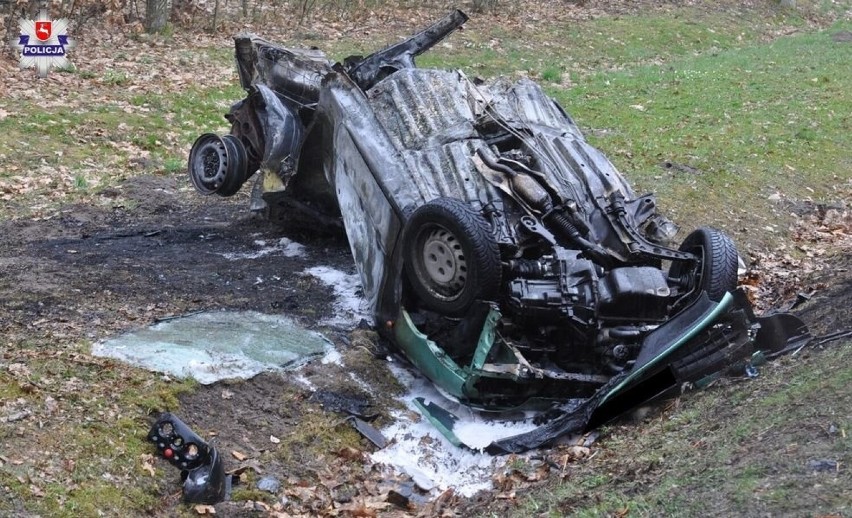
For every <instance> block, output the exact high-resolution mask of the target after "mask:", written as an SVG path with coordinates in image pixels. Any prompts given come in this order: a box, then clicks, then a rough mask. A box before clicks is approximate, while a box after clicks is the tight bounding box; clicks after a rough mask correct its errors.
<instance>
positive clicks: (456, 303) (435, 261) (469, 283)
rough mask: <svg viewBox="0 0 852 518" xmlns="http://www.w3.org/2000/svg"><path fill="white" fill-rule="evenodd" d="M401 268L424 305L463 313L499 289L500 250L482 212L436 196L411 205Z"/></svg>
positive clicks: (448, 314)
mask: <svg viewBox="0 0 852 518" xmlns="http://www.w3.org/2000/svg"><path fill="white" fill-rule="evenodd" d="M402 245H403V247H404V248H403V257H404V261H405V273H406V276H407V277H408V280H409V282H410V284H411V288H412V289H413V290H414V294H415V295H416V296H417V298H418V299H419V301H420V303H421V304H423V305H424V306H425V307H427V308H429V309H431V310H433V311H436V312H438V313H441V314H443V315H447V316H453V317H457V316H462V315H464V314H465V312H467V310H468V309H469V308H470V306H471V304H473V303H474V301H476V300H482V299H485V300H488V299H493V298H496V296H497V294H498V293H499V291H500V268H501V267H500V250H499V248H498V247H497V243H496V241H495V240H494V237H493V234H492V232H491V226H490V225H489V224H488V222H487V221H486V220H485V218H484V217H482V215H481V214H480V213H478V212H477V211H475V210H473V208H472V207H471V206H470V205H468V204H467V203H465V202H462V201H460V200H457V199H454V198H436V199H434V200H432V201H430V202H428V203H426V204H425V205H423V206H421V207H419V208H418V209H417V210H415V211H414V212H413V213H412V215H411V218H409V220H408V222H407V223H406V225H405V228H404V229H403V235H402Z"/></svg>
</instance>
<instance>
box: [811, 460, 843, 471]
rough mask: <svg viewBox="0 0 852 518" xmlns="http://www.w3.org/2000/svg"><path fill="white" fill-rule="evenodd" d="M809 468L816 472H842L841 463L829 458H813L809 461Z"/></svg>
mask: <svg viewBox="0 0 852 518" xmlns="http://www.w3.org/2000/svg"><path fill="white" fill-rule="evenodd" d="M808 468H809V469H810V470H811V471H814V472H816V473H821V472H826V471H833V472H835V473H839V472H840V463H839V462H838V461H836V460H828V459H819V460H812V461H809V462H808Z"/></svg>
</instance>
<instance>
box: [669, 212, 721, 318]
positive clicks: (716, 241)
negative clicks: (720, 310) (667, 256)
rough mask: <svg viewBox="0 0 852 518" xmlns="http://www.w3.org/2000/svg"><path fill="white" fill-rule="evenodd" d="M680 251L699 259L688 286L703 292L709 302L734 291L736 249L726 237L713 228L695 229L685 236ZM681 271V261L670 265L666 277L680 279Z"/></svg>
mask: <svg viewBox="0 0 852 518" xmlns="http://www.w3.org/2000/svg"><path fill="white" fill-rule="evenodd" d="M680 250H681V251H682V252H690V253H693V254H695V255H697V256H698V257H699V258H700V262H699V269H698V270H697V271H696V272H695V279H694V282H692V283H691V285H692V286H696V287H697V288H698V291H699V292H701V291H706V292H707V295H708V296H709V297H710V300H712V301H715V302H718V301H720V300H722V297H724V296H725V293H728V292H731V291H734V290H735V289H736V288H737V257H738V255H737V247H736V246H735V245H734V242H733V241H732V240H731V238H730V237H728V236H727V234H725V233H724V232H722V231H720V230H716V229H714V228H706V227H704V228H699V229H698V230H696V231H694V232H692V233H691V234H689V235H688V236H686V239H684V240H683V244H682V245H680ZM685 267H686V263H685V262H684V261H675V262H673V263H672V266H671V268H670V269H669V277H673V278H677V277H681V276H683V275H684V273H685V272H684V269H685Z"/></svg>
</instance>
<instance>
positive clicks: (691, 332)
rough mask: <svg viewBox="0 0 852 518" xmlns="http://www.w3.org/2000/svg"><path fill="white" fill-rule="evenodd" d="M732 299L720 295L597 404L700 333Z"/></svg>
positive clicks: (604, 401) (602, 402)
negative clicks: (676, 335) (673, 339)
mask: <svg viewBox="0 0 852 518" xmlns="http://www.w3.org/2000/svg"><path fill="white" fill-rule="evenodd" d="M733 301H734V297H733V296H732V295H731V294H730V293H726V294H725V296H724V297H722V300H720V301H719V303H718V304H717V305H716V307H715V308H713V310H712V311H710V312H709V313H707V315H706V316H705V317H704V318H702V319H701V320H699V321H698V322H695V324H693V325H692V326H690V327H689V328H688V329H686V330H685V331H684V332H683V334H681V336H680V338H678V339H677V340H675V341H673V342H672V344H671V345H669V346H668V347H667V348H666V350H665V351H663V352H662V353H660V354H658V355H657V357H656V358H654V359H653V360H651V361H649V362H648V363H646V364H645V365H643V366H641V367H640V368H638V369H636V370H635V371H633V372H631V373H630V375H629V376H627V377H626V378H624V380H623V381H622V382H621V383H619V384H618V385H616V387H615V388H614V389H612V390H610V391H609V394H607V395H606V396H605V397H604V398H603V399H602V400H601V402H600V404H599V405H602V404H604V403H606V401H607V400H608V399H609V398H610V397H612V396H613V395H614V394H616V393H618V392H620V391H621V389H623V388H624V387H625V386H628V385H629V384H630V383H632V382H633V381H635V380H636V379H637V378H639V377H641V376H643V375H644V374H645V373H646V372H647V371H648V370H649V369H652V368H654V367H655V366H657V365H659V364H660V362H662V361H663V360H664V359H666V357H667V356H669V355H670V354H671V353H672V352H674V351H675V350H676V349H677V348H678V347H680V346H682V345H683V344H685V343H686V342H688V341H690V340H692V339H693V338H695V336H696V335H697V334H698V333H700V332H701V331H702V330H704V328H706V327H707V326H708V325H710V324H712V323H713V322H715V321H716V319H717V318H719V315H721V314H722V313H724V312H725V311H727V310H728V308H729V307H730V305H731V303H733Z"/></svg>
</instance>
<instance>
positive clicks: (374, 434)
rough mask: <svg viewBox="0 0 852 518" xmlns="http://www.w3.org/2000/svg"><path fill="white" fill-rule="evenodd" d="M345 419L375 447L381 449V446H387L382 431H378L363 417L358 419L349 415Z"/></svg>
mask: <svg viewBox="0 0 852 518" xmlns="http://www.w3.org/2000/svg"><path fill="white" fill-rule="evenodd" d="M346 420H347V421H349V422H350V423H352V426H353V427H355V429H356V430H357V431H358V433H360V434H361V435H363V436H364V437H366V438H367V440H369V441H370V442H371V443H373V444H374V445H375V446H376V448H378V449H380V450H381V449H382V448H384V447H385V446H387V444H388V440H387V439H385V436H384V435H382V432H380V431H378V430H377V429H376V428H375V427H374V426H373V425H371V424H370V423H368V422H366V421H364V420H363V419H359V418H358V417H356V416H354V415H353V416H350V417H349V418H347V419H346Z"/></svg>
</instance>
